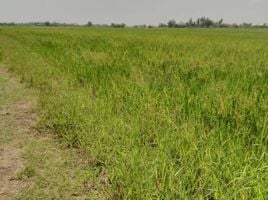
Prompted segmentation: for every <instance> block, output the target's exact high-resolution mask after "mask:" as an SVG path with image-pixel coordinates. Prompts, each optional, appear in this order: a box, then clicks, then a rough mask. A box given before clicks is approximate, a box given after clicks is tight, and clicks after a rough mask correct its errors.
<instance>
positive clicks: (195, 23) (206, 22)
mask: <svg viewBox="0 0 268 200" xmlns="http://www.w3.org/2000/svg"><path fill="white" fill-rule="evenodd" d="M0 26H52V27H53V26H55V27H56V26H61V27H67V26H69V27H112V28H125V27H127V25H126V24H124V23H111V24H93V23H92V22H91V21H89V22H88V23H87V24H85V25H79V24H75V23H58V22H49V21H47V22H29V23H15V22H9V23H6V22H3V23H1V22H0ZM128 27H133V28H188V27H189V28H228V27H230V28H268V24H267V23H264V24H263V25H254V24H252V23H246V22H245V23H242V24H235V23H233V24H229V23H224V21H223V19H220V20H218V21H214V20H212V19H209V18H208V17H201V18H198V19H196V20H194V19H192V18H191V19H189V20H188V21H187V22H177V21H176V20H174V19H172V20H169V21H168V22H167V23H160V24H159V25H158V26H154V25H146V24H144V25H134V26H128Z"/></svg>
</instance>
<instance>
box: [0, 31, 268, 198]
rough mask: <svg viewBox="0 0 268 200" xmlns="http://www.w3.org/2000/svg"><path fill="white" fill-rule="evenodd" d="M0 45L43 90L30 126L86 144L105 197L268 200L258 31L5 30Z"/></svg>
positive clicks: (264, 62)
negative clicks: (34, 122)
mask: <svg viewBox="0 0 268 200" xmlns="http://www.w3.org/2000/svg"><path fill="white" fill-rule="evenodd" d="M0 41H1V43H0V59H2V62H4V63H5V64H6V65H7V66H8V67H9V69H10V70H11V71H13V72H14V73H15V74H17V75H19V76H20V77H21V79H22V81H24V82H25V83H26V84H27V85H28V86H30V87H32V88H35V89H36V90H38V91H39V92H40V93H39V94H38V96H39V97H40V101H39V103H40V107H41V110H42V114H41V120H40V123H39V127H41V128H44V129H50V130H52V131H53V132H54V133H57V136H58V137H59V138H60V140H62V141H64V142H66V143H67V144H68V145H69V146H73V147H79V148H81V149H83V150H84V151H86V153H87V155H89V156H90V158H91V161H90V167H89V169H88V171H89V172H90V175H91V176H92V177H93V178H92V179H93V180H100V181H97V182H98V183H99V186H103V187H104V188H105V189H104V191H105V192H103V193H104V194H108V195H107V196H108V197H109V198H114V199H265V198H266V197H267V196H268V190H267V188H268V181H267V177H268V168H267V166H268V162H267V160H268V159H267V153H268V145H267V141H268V129H267V123H268V116H267V113H268V112H267V111H268V107H267V106H268V93H267V92H268V90H267V88H268V56H267V52H268V32H267V30H266V29H168V30H167V29H152V30H145V29H112V28H111V29H102V28H90V29H86V28H68V29H64V28H29V27H28V28H23V27H21V28H7V27H5V28H2V30H1V32H0ZM89 185H90V184H89ZM91 188H92V187H91ZM93 190H94V187H93Z"/></svg>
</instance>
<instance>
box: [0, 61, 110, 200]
mask: <svg viewBox="0 0 268 200" xmlns="http://www.w3.org/2000/svg"><path fill="white" fill-rule="evenodd" d="M37 96H38V94H37V93H36V91H33V90H32V89H28V88H26V87H25V85H24V84H22V83H20V82H19V81H18V79H16V78H14V77H13V76H12V75H11V74H10V73H9V72H8V71H7V70H5V69H4V68H3V67H2V66H1V65H0V200H9V199H106V197H105V196H106V195H108V193H107V191H106V188H105V187H104V186H103V184H102V183H101V178H100V179H99V178H98V177H97V178H96V177H95V176H94V174H90V173H89V172H90V171H91V170H92V169H91V166H90V163H91V158H90V157H88V156H87V155H86V154H85V153H84V152H82V151H80V150H78V149H70V148H66V145H64V143H59V142H58V140H57V139H55V137H54V136H53V135H55V134H46V133H42V134H40V133H39V131H37V130H36V124H37V121H38V109H37V107H38V106H37V98H36V97H37ZM44 158H45V159H44ZM104 193H105V195H103V194H104Z"/></svg>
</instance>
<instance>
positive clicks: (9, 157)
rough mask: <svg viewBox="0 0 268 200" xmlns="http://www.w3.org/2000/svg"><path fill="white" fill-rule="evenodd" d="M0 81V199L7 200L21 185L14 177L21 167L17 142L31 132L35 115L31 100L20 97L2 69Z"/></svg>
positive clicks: (19, 87) (13, 83) (16, 82)
mask: <svg viewBox="0 0 268 200" xmlns="http://www.w3.org/2000/svg"><path fill="white" fill-rule="evenodd" d="M0 81H1V82H0V83H1V85H0V144H1V147H0V199H10V198H13V197H14V196H15V195H16V194H17V193H18V191H19V190H20V189H22V187H23V185H24V183H22V181H20V180H19V179H17V178H16V175H17V174H18V173H19V172H20V171H21V170H22V169H23V167H24V160H23V157H22V146H21V145H22V143H21V139H22V138H23V137H27V134H30V133H31V132H32V131H33V126H34V125H35V122H36V119H37V114H36V112H34V109H33V108H34V103H33V102H34V99H33V98H28V97H26V98H21V94H22V93H20V92H22V91H19V90H21V89H22V85H21V84H20V83H19V82H18V81H16V80H15V79H14V78H11V77H10V76H9V74H8V72H7V71H6V70H4V69H3V68H0ZM23 96H24V95H22V97H23Z"/></svg>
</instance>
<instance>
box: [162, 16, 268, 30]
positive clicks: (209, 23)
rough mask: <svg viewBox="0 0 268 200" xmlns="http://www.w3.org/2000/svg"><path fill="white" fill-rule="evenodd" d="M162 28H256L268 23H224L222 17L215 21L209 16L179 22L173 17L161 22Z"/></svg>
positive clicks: (266, 25) (265, 26) (265, 25)
mask: <svg viewBox="0 0 268 200" xmlns="http://www.w3.org/2000/svg"><path fill="white" fill-rule="evenodd" d="M158 27H160V28H186V27H193V28H194V27H196V28H228V27H231V28H250V27H256V28H261V27H263V28H267V27H268V24H267V23H264V24H263V25H253V24H252V23H242V24H236V23H233V24H229V23H224V22H223V19H220V20H218V21H214V20H211V19H209V18H208V17H201V18H198V19H197V20H193V19H192V18H191V19H189V21H188V22H179V23H177V22H176V20H174V19H172V20H169V21H168V22H167V23H160V24H159V26H158Z"/></svg>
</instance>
